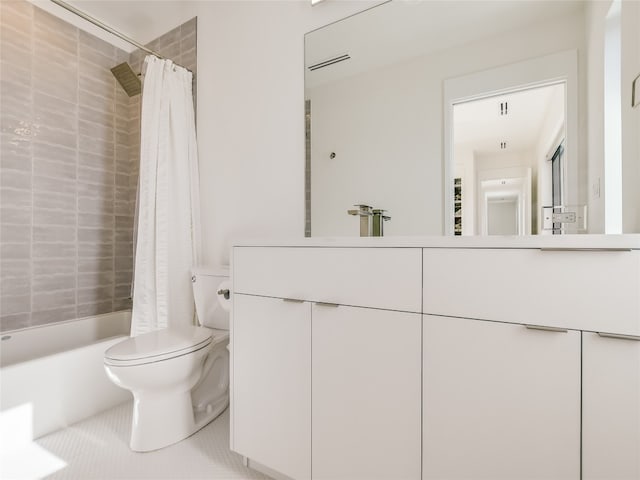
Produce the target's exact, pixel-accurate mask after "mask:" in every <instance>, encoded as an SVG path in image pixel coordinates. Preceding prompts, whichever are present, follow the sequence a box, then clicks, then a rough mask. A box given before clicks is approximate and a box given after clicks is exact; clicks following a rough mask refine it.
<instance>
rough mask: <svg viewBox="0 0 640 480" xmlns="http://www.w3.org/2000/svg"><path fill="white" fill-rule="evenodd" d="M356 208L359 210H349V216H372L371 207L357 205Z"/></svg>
mask: <svg viewBox="0 0 640 480" xmlns="http://www.w3.org/2000/svg"><path fill="white" fill-rule="evenodd" d="M354 207H358V210H347V213H348V214H349V215H360V216H361V217H369V216H371V215H372V213H371V207H370V206H369V205H364V204H361V205H360V204H356V205H354Z"/></svg>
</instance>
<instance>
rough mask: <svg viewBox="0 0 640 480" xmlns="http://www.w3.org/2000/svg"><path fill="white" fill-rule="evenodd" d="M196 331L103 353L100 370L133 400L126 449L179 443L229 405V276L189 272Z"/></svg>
mask: <svg viewBox="0 0 640 480" xmlns="http://www.w3.org/2000/svg"><path fill="white" fill-rule="evenodd" d="M192 273H193V276H192V282H193V296H194V300H195V305H196V313H197V315H198V322H199V324H200V325H201V326H186V327H180V328H171V327H169V328H167V329H164V330H157V331H153V332H149V333H145V334H142V335H138V336H137V337H132V338H129V339H127V340H124V341H122V342H120V343H117V344H115V345H113V346H112V347H110V348H109V349H107V351H106V352H105V355H104V368H105V370H106V372H107V375H108V376H109V378H110V379H111V380H112V381H113V382H114V383H115V384H116V385H118V386H119V387H122V388H125V389H127V390H130V391H131V393H132V394H133V420H132V427H131V442H130V446H131V449H132V450H134V451H136V452H148V451H151V450H157V449H159V448H163V447H166V446H168V445H171V444H173V443H176V442H179V441H180V440H183V439H185V438H187V437H188V436H190V435H192V434H193V433H195V432H197V431H198V430H200V429H201V428H202V427H204V426H205V425H207V424H208V423H210V422H211V421H212V420H213V419H215V418H216V417H217V416H218V415H220V413H222V412H223V411H224V410H225V408H227V406H228V405H229V350H228V349H227V345H228V344H229V305H230V303H231V301H230V300H229V291H228V279H229V271H228V269H225V268H224V267H220V268H216V269H207V268H197V269H195V268H194V269H193V271H192Z"/></svg>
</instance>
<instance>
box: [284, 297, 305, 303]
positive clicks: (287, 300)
mask: <svg viewBox="0 0 640 480" xmlns="http://www.w3.org/2000/svg"><path fill="white" fill-rule="evenodd" d="M282 301H283V302H289V303H304V300H300V299H298V298H283V299H282Z"/></svg>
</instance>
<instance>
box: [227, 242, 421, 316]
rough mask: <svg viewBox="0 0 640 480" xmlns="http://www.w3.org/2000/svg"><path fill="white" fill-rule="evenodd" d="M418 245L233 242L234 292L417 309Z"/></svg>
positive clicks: (385, 307) (418, 296)
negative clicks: (249, 244) (321, 245)
mask: <svg viewBox="0 0 640 480" xmlns="http://www.w3.org/2000/svg"><path fill="white" fill-rule="evenodd" d="M421 256H422V251H421V249H419V248H316V247H313V248H311V247H310V248H307V247H235V248H234V249H233V289H234V291H235V292H237V293H245V294H253V295H265V296H270V297H283V298H297V299H304V300H309V301H316V302H328V303H339V304H342V305H353V306H363V307H371V308H383V309H389V310H400V311H407V312H420V308H421V296H422V288H421V284H422V261H421Z"/></svg>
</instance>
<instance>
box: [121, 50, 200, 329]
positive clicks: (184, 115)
mask: <svg viewBox="0 0 640 480" xmlns="http://www.w3.org/2000/svg"><path fill="white" fill-rule="evenodd" d="M145 64H146V73H145V77H144V86H143V93H142V113H141V131H140V180H139V184H138V208H137V211H138V215H137V216H138V219H137V236H136V247H135V270H134V279H133V314H132V320H131V335H132V336H136V335H139V334H141V333H145V332H149V331H152V330H159V329H162V328H167V327H174V326H181V325H192V323H193V313H194V312H193V296H192V291H191V266H192V265H197V264H198V256H199V253H200V230H199V222H200V210H199V202H200V198H199V175H198V156H197V149H196V133H195V118H194V109H193V95H192V74H191V72H189V71H188V70H186V69H185V68H182V67H178V66H176V65H174V64H173V62H171V61H170V60H161V59H159V58H156V57H154V56H148V57H147V58H146V59H145Z"/></svg>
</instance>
